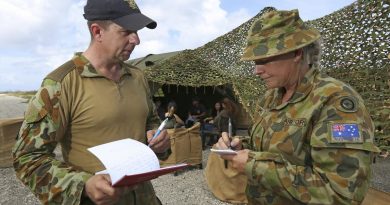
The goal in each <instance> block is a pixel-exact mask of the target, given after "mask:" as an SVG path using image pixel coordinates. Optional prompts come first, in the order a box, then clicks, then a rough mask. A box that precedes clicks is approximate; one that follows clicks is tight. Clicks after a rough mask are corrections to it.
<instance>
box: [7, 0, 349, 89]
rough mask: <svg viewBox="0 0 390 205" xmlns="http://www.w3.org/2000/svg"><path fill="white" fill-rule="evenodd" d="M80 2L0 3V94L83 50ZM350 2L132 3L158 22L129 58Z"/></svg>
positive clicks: (316, 14) (34, 83) (32, 84)
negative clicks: (264, 17) (268, 17)
mask: <svg viewBox="0 0 390 205" xmlns="http://www.w3.org/2000/svg"><path fill="white" fill-rule="evenodd" d="M85 2H86V0H62V1H53V0H29V1H26V0H2V1H0V25H2V32H0V42H1V43H0V48H1V49H0V92H3V91H18V90H36V89H38V87H39V85H40V83H41V81H42V79H43V78H44V77H45V76H46V74H48V73H49V72H50V71H51V70H53V69H55V68H56V67H58V66H60V65H61V64H62V63H64V62H65V61H67V60H68V59H69V58H71V57H72V55H73V53H74V52H76V51H84V50H85V49H86V48H87V46H88V44H89V40H90V37H89V33H88V30H87V27H86V22H85V20H84V19H83V17H82V14H83V6H84V5H85ZM353 2H354V1H353V0H298V1H297V0H273V1H271V0H138V1H137V3H138V6H139V7H140V9H141V11H142V12H143V13H145V14H146V15H148V16H150V17H151V18H153V19H154V20H156V21H157V22H158V26H157V28H156V29H154V30H149V29H143V30H141V31H140V32H139V35H140V38H141V44H140V45H139V46H138V47H137V48H136V50H135V51H134V52H133V54H132V56H131V58H138V57H142V56H145V55H147V54H149V53H154V54H157V53H164V52H170V51H176V50H183V49H194V48H197V47H199V46H202V45H204V44H206V43H207V42H209V41H212V40H213V39H215V38H217V37H218V36H221V35H223V34H225V33H227V32H229V31H231V30H232V29H234V28H236V27H237V26H239V25H241V24H242V23H244V22H245V21H247V20H249V19H250V18H252V17H253V16H254V15H256V14H257V13H258V12H259V11H261V10H262V9H263V8H264V7H266V6H273V7H276V8H277V9H283V10H291V9H299V11H300V15H301V17H302V19H304V20H312V19H316V18H320V17H322V16H324V15H327V14H330V13H332V12H334V11H336V10H339V9H341V8H343V7H344V6H347V5H349V4H351V3H353Z"/></svg>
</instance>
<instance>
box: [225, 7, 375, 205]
mask: <svg viewBox="0 0 390 205" xmlns="http://www.w3.org/2000/svg"><path fill="white" fill-rule="evenodd" d="M319 39H320V34H319V32H318V31H317V30H315V29H313V28H308V27H306V26H305V25H304V24H303V21H302V20H301V19H300V17H299V14H298V11H297V10H292V11H270V12H267V13H265V14H264V15H263V16H261V17H260V18H259V19H258V20H256V21H255V22H254V23H253V25H252V27H251V29H250V30H249V35H248V39H247V46H246V48H245V50H244V53H243V56H242V60H245V61H254V63H255V69H254V73H255V74H256V75H257V76H259V77H260V78H262V79H263V80H264V82H265V83H266V86H267V88H268V91H267V92H266V94H265V97H264V100H263V102H262V103H261V106H262V109H261V110H259V113H258V116H257V117H256V119H255V122H254V124H253V126H252V128H251V131H250V139H244V138H239V137H237V138H234V139H233V141H231V142H230V140H229V139H228V137H227V134H226V133H223V135H222V136H223V137H222V138H220V140H219V142H218V143H217V147H218V148H220V149H223V148H227V145H229V143H230V145H231V146H232V147H233V148H236V149H237V150H239V151H238V153H237V155H222V158H224V159H227V160H230V163H229V164H230V165H231V166H232V167H233V168H236V169H237V170H239V171H240V172H242V173H245V174H246V175H247V177H248V185H247V188H246V194H247V197H248V201H249V204H275V205H276V204H278V205H285V204H360V203H361V202H362V201H363V199H364V196H365V194H366V193H367V189H368V187H369V180H370V178H371V168H370V166H371V162H372V159H373V154H374V153H373V152H378V151H379V150H378V148H377V147H376V146H375V145H374V144H373V138H374V125H373V122H372V120H371V118H370V116H369V113H368V112H367V110H366V108H365V106H364V104H363V100H362V98H361V97H360V96H359V94H358V93H357V92H356V91H354V90H353V89H352V88H351V87H350V86H349V85H346V84H345V83H342V82H341V81H338V80H336V79H334V78H331V77H329V76H327V75H325V74H322V73H320V72H319V66H318V62H319V51H320V44H319Z"/></svg>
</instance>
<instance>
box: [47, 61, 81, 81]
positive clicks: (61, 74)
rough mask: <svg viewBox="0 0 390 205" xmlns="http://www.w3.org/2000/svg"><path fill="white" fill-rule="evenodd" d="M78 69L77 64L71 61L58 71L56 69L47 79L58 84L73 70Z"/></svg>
mask: <svg viewBox="0 0 390 205" xmlns="http://www.w3.org/2000/svg"><path fill="white" fill-rule="evenodd" d="M75 68H76V64H75V63H74V62H73V60H69V61H68V62H66V63H64V64H63V65H61V66H60V67H58V68H57V69H55V70H54V71H53V72H51V73H49V74H48V75H47V76H46V78H47V79H51V80H54V81H56V82H61V81H62V79H64V77H65V76H66V75H67V74H68V73H69V72H70V71H72V70H73V69H75Z"/></svg>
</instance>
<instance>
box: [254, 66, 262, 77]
mask: <svg viewBox="0 0 390 205" xmlns="http://www.w3.org/2000/svg"><path fill="white" fill-rule="evenodd" d="M263 73H264V65H255V69H254V70H253V74H255V75H261V74H263Z"/></svg>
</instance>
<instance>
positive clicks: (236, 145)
mask: <svg viewBox="0 0 390 205" xmlns="http://www.w3.org/2000/svg"><path fill="white" fill-rule="evenodd" d="M230 146H232V148H233V149H234V150H241V149H242V144H241V140H240V139H239V138H237V137H235V138H234V139H233V140H232V141H231V143H230Z"/></svg>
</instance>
